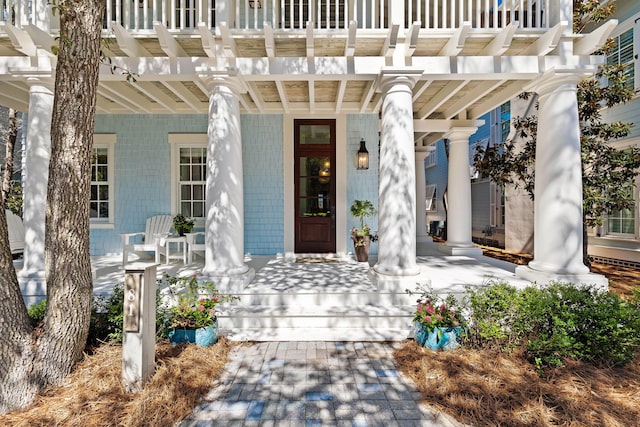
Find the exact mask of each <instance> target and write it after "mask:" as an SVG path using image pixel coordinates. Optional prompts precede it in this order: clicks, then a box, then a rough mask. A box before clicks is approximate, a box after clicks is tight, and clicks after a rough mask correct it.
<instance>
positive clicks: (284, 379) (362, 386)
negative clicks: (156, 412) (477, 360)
mask: <svg viewBox="0 0 640 427" xmlns="http://www.w3.org/2000/svg"><path fill="white" fill-rule="evenodd" d="M399 345H402V344H401V343H380V342H355V343H354V342H345V343H341V342H263V343H257V344H253V345H244V346H239V347H236V348H234V349H233V350H232V352H231V354H230V358H229V361H228V363H227V365H226V367H225V372H224V374H223V375H222V377H221V378H220V380H218V381H217V382H216V383H215V384H214V386H213V388H212V389H211V391H210V392H209V393H208V394H207V395H206V396H205V397H204V399H203V401H202V403H201V404H200V405H199V406H198V407H197V408H196V409H195V411H194V413H193V415H192V416H191V417H190V418H189V419H188V420H186V421H184V422H183V423H182V426H183V427H192V426H314V427H315V426H385V427H387V426H390V427H391V426H447V427H448V426H459V425H460V424H458V423H456V422H455V421H452V420H450V419H449V418H447V417H446V416H444V415H442V414H440V413H437V412H435V411H433V410H432V409H429V408H427V407H426V406H425V405H421V404H419V403H418V401H419V400H420V393H419V392H418V391H417V389H416V388H415V386H414V385H413V384H412V382H411V380H410V379H407V378H405V377H403V376H402V375H401V373H400V372H399V371H398V370H397V369H396V367H395V365H394V363H393V356H392V352H393V350H394V346H399Z"/></svg>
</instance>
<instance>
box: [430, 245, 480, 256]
mask: <svg viewBox="0 0 640 427" xmlns="http://www.w3.org/2000/svg"><path fill="white" fill-rule="evenodd" d="M438 251H440V252H442V253H444V254H447V255H456V256H458V255H460V256H470V257H479V256H482V249H480V248H479V247H477V246H448V245H447V244H446V243H445V244H444V245H440V246H438Z"/></svg>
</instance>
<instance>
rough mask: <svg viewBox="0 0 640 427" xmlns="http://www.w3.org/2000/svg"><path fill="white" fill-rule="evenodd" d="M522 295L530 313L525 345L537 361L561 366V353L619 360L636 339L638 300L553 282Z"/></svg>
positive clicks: (639, 335)
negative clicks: (529, 328) (629, 299)
mask: <svg viewBox="0 0 640 427" xmlns="http://www.w3.org/2000/svg"><path fill="white" fill-rule="evenodd" d="M528 295H529V297H527V298H524V306H523V308H524V310H525V311H526V312H527V313H530V314H531V315H533V318H532V319H531V320H532V322H531V326H532V329H531V335H530V339H529V343H528V344H527V346H526V349H527V353H528V355H529V357H530V358H532V359H533V360H535V361H536V363H538V364H543V365H553V366H560V365H561V364H562V360H563V359H564V358H567V357H569V358H572V359H576V360H584V361H589V362H596V363H602V364H605V365H611V366H619V365H624V364H625V363H628V362H629V361H631V360H632V359H633V358H634V356H635V351H636V347H637V346H638V345H639V344H640V328H639V326H640V325H639V323H638V320H637V319H638V315H640V311H639V310H638V307H637V306H634V305H633V304H631V303H629V302H627V301H625V300H624V299H623V298H621V297H620V296H619V295H617V294H615V293H613V292H608V291H601V290H598V289H597V288H595V287H589V286H576V285H572V284H566V283H555V284H552V285H550V286H548V287H546V288H544V289H538V290H537V292H530V293H529V294H528Z"/></svg>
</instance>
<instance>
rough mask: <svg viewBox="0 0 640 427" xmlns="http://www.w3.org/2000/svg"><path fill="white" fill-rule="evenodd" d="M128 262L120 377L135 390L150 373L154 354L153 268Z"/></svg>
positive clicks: (154, 275)
mask: <svg viewBox="0 0 640 427" xmlns="http://www.w3.org/2000/svg"><path fill="white" fill-rule="evenodd" d="M157 266H158V264H130V265H128V266H127V269H126V270H125V274H124V305H123V309H124V316H123V327H122V380H123V382H124V385H125V387H126V390H127V392H136V391H139V390H140V389H141V388H142V386H143V384H144V383H145V382H147V380H148V379H149V378H150V377H151V375H153V372H154V370H155V354H156V268H157Z"/></svg>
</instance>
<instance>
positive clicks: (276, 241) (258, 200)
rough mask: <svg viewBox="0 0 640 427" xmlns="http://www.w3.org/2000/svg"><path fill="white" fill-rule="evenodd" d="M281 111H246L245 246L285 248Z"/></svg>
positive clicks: (256, 250) (257, 250) (263, 250)
mask: <svg viewBox="0 0 640 427" xmlns="http://www.w3.org/2000/svg"><path fill="white" fill-rule="evenodd" d="M282 126H283V125H282V116H281V115H275V114H271V115H258V114H243V115H242V120H241V127H242V162H243V168H244V226H245V232H244V246H245V247H244V250H245V252H247V253H251V254H256V255H271V254H276V253H278V252H284V177H283V173H284V165H283V151H282V150H283V148H282V141H283V127H282Z"/></svg>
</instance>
